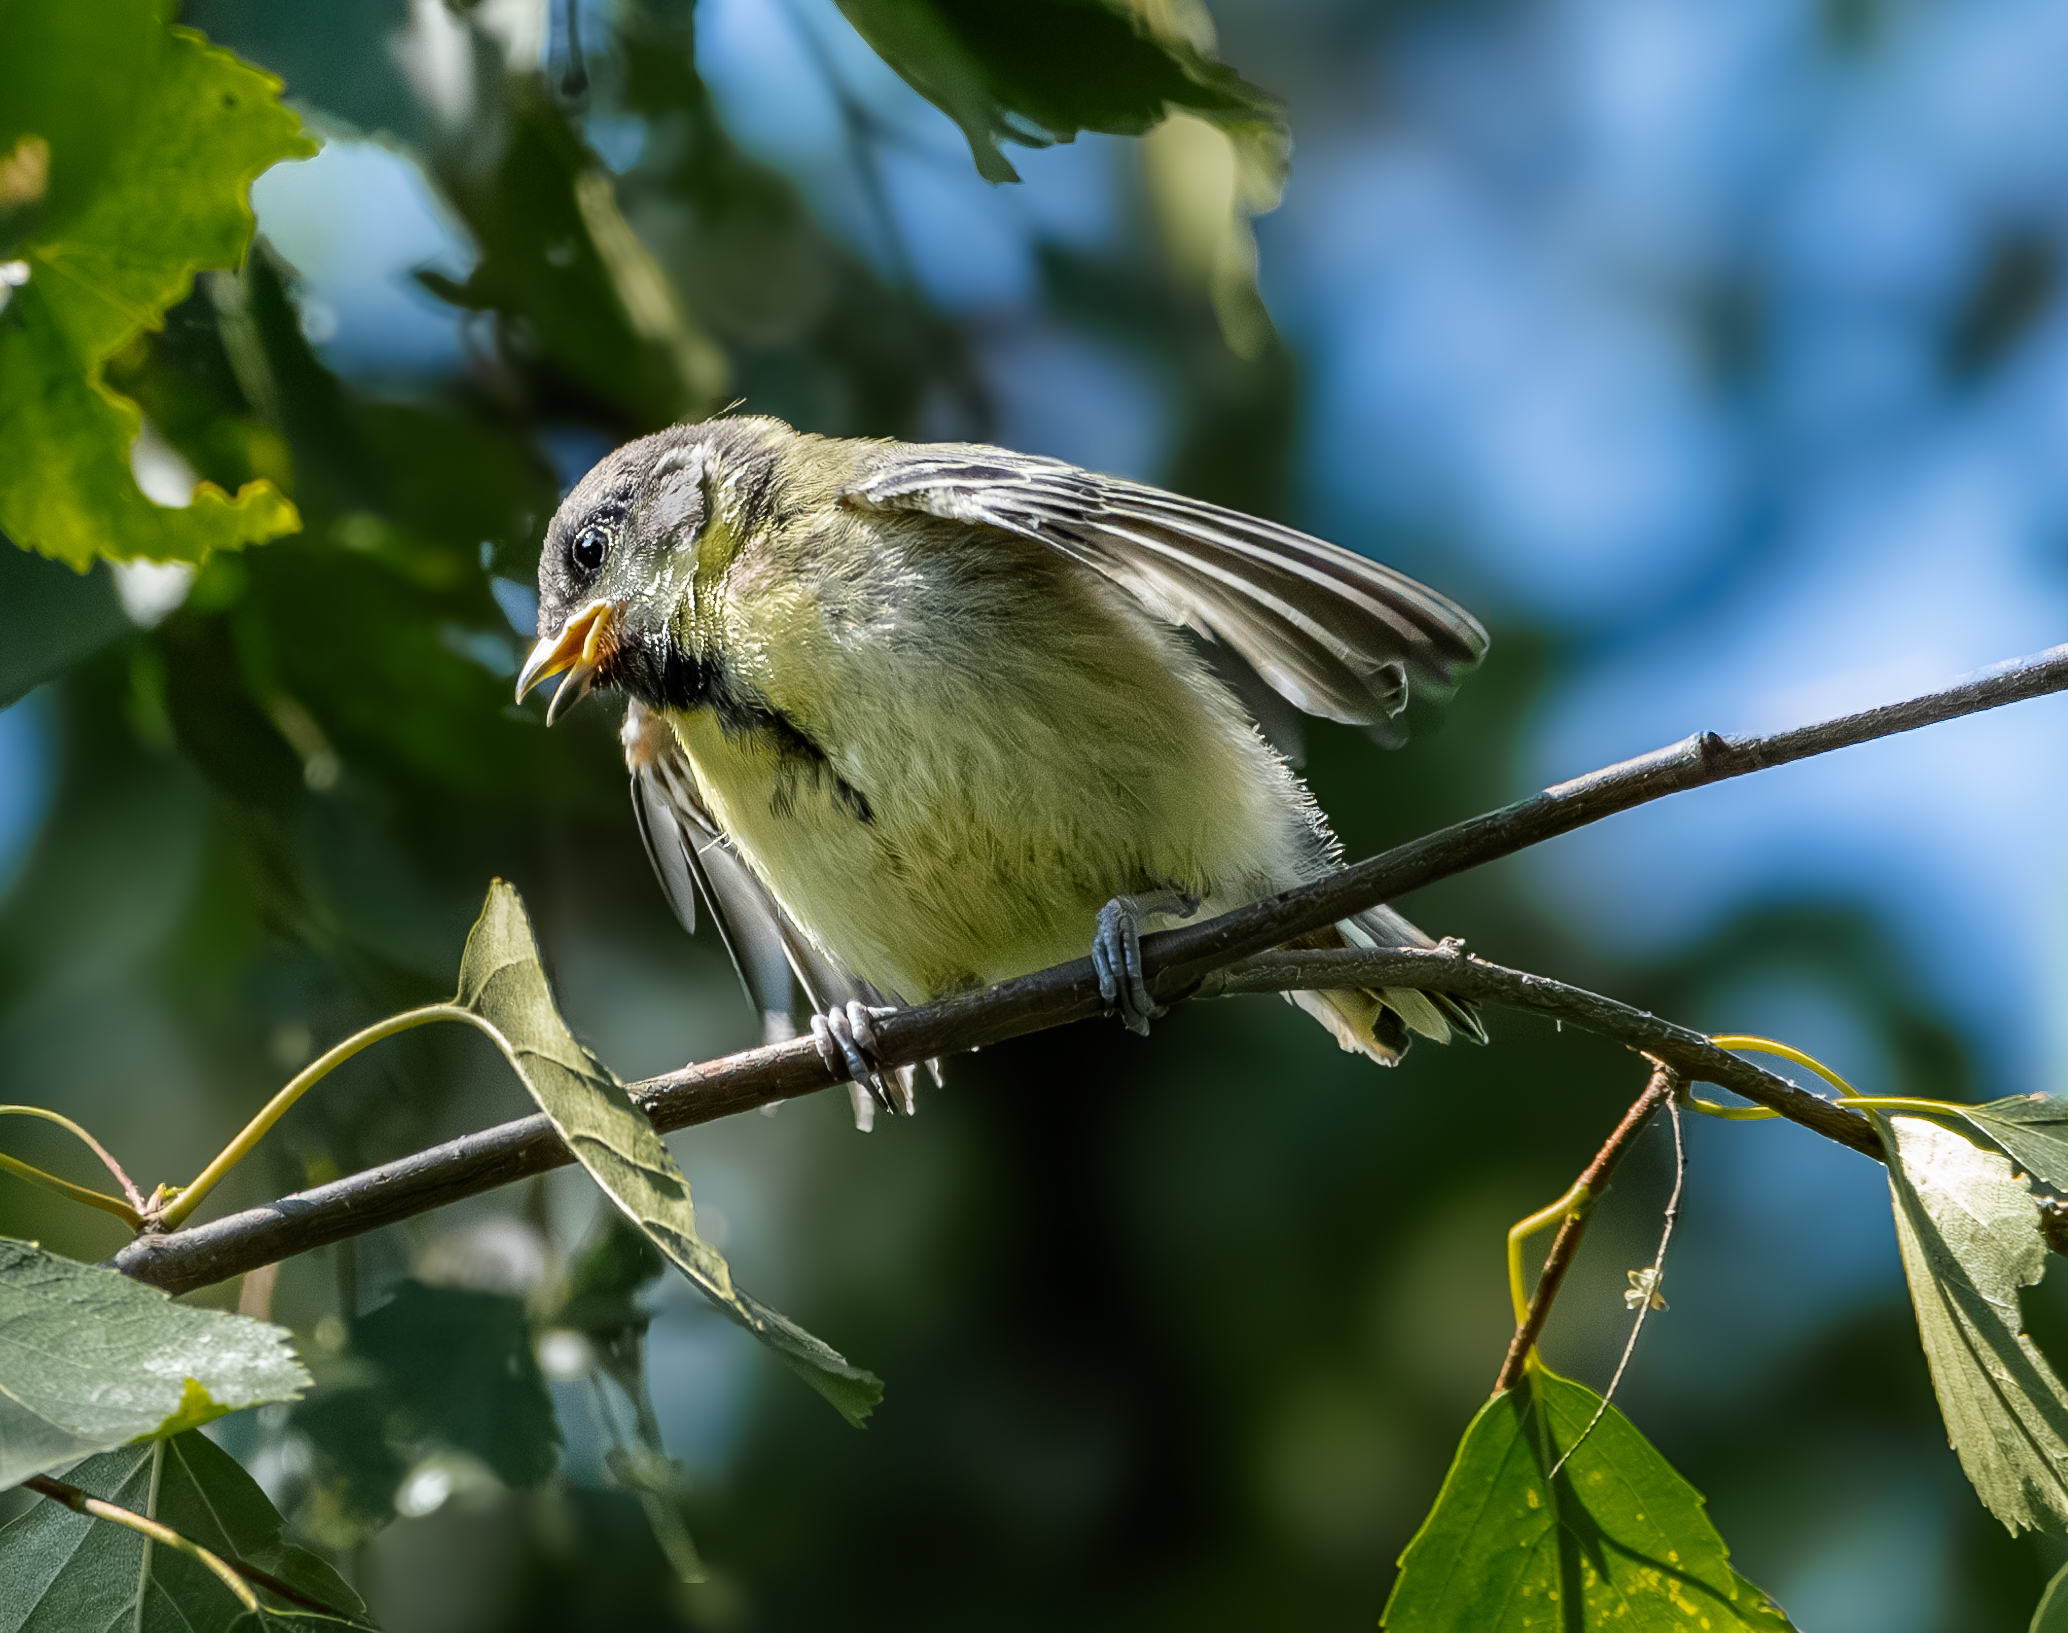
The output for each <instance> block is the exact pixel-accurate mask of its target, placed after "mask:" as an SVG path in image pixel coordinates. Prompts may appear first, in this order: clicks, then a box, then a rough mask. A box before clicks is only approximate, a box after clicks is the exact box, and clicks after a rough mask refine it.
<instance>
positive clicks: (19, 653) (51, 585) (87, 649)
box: [0, 539, 130, 709]
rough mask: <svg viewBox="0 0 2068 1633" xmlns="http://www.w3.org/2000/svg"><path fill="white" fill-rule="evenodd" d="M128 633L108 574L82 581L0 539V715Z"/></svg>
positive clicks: (101, 572)
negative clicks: (46, 682) (11, 547)
mask: <svg viewBox="0 0 2068 1633" xmlns="http://www.w3.org/2000/svg"><path fill="white" fill-rule="evenodd" d="M129 627H130V626H129V620H128V619H127V618H125V617H124V616H123V615H122V606H121V603H120V602H118V601H117V600H116V599H115V585H114V581H113V580H112V579H110V578H109V576H108V572H107V569H106V568H102V569H101V570H100V571H99V572H96V573H91V574H88V575H87V576H86V577H84V578H82V577H80V576H79V574H77V573H68V572H66V571H65V569H64V568H62V567H60V566H58V564H57V563H56V562H53V561H44V560H42V559H40V558H39V557H36V556H32V555H29V554H28V553H27V552H26V551H22V550H11V549H9V548H8V547H7V544H6V541H5V540H4V539H0V709H4V708H5V707H7V705H8V704H10V703H12V702H13V701H14V700H15V699H16V698H18V697H21V696H22V695H23V694H24V693H27V692H32V691H34V690H35V689H36V688H37V687H38V686H41V685H42V684H43V683H44V682H45V681H46V680H49V679H51V678H52V677H54V676H56V675H59V674H62V673H63V672H64V671H65V670H67V669H69V668H70V667H71V666H72V665H73V664H75V663H77V662H78V661H79V660H80V659H81V658H86V657H90V656H92V654H93V653H95V652H97V651H99V650H100V649H101V648H102V647H104V646H106V645H107V644H108V643H109V642H110V641H112V640H114V639H115V637H116V636H118V635H121V634H124V633H126V632H127V631H128V629H129Z"/></svg>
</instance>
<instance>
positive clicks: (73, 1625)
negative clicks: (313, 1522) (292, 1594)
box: [0, 1433, 368, 1633]
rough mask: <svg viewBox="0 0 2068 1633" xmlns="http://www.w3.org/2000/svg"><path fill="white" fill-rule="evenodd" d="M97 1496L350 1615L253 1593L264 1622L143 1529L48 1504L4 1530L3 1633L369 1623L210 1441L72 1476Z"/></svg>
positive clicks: (112, 1455)
mask: <svg viewBox="0 0 2068 1633" xmlns="http://www.w3.org/2000/svg"><path fill="white" fill-rule="evenodd" d="M66 1478H67V1481H68V1482H69V1483H70V1484H72V1485H75V1486H78V1487H80V1488H81V1489H83V1490H84V1491H86V1492H87V1493H88V1494H89V1495H91V1496H95V1497H99V1498H101V1499H102V1500H103V1501H106V1502H110V1503H114V1504H115V1505H116V1506H118V1507H121V1508H126V1509H128V1510H129V1511H130V1512H131V1513H134V1514H142V1515H144V1516H145V1517H146V1518H148V1519H155V1520H158V1521H159V1522H161V1523H162V1524H165V1525H168V1526H170V1527H171V1528H172V1529H173V1530H175V1531H177V1532H178V1533H179V1534H180V1535H181V1536H183V1537H185V1538H186V1539H187V1540H188V1541H189V1542H193V1543H198V1544H199V1545H200V1546H201V1547H203V1548H206V1549H207V1550H208V1551H209V1552H210V1553H212V1554H214V1555H216V1557H217V1558H219V1559H222V1560H223V1561H225V1562H226V1563H231V1564H243V1565H248V1566H252V1567H254V1568H255V1569H257V1570H260V1571H263V1572H265V1573H266V1574H267V1575H269V1576H272V1577H274V1578H276V1579H278V1580H279V1581H281V1582H284V1583H286V1584H287V1585H288V1586H289V1587H290V1588H293V1589H295V1590H296V1591H297V1592H299V1593H300V1594H302V1595H303V1596H304V1597H306V1598H309V1599H312V1600H314V1601H316V1603H318V1604H321V1605H325V1606H328V1607H330V1609H331V1610H333V1611H336V1612H339V1613H340V1614H337V1615H325V1614H323V1613H321V1612H318V1611H312V1610H309V1609H308V1608H306V1607H304V1606H300V1605H296V1604H294V1603H293V1602H292V1601H291V1600H288V1599H286V1598H283V1597H281V1596H279V1595H277V1594H274V1593H272V1592H270V1591H269V1590H267V1589H266V1588H264V1587H259V1586H256V1585H254V1590H253V1591H254V1592H255V1593H256V1594H257V1596H258V1599H259V1603H260V1606H261V1609H260V1612H259V1614H258V1615H257V1616H253V1615H251V1614H250V1613H249V1612H247V1611H246V1610H244V1608H243V1607H242V1606H241V1605H239V1604H238V1602H237V1600H236V1599H235V1598H234V1597H233V1596H232V1595H231V1593H230V1592H229V1590H228V1589H227V1588H226V1587H225V1586H224V1585H223V1584H222V1582H220V1581H219V1580H218V1579H217V1578H216V1577H215V1576H214V1575H213V1574H212V1573H211V1572H209V1571H208V1570H207V1569H206V1568H205V1567H204V1566H202V1565H201V1564H200V1563H199V1562H198V1561H196V1560H193V1559H189V1558H187V1557H186V1556H184V1555H182V1554H180V1553H178V1552H177V1551H175V1550H173V1549H170V1548H164V1547H159V1546H157V1545H155V1544H147V1543H146V1542H145V1539H144V1538H143V1537H142V1536H141V1535H140V1534H139V1533H137V1532H136V1531H133V1530H131V1529H129V1528H128V1527H126V1526H122V1525H118V1524H115V1523H114V1522H112V1521H109V1520H105V1519H100V1518H96V1517H94V1516H92V1515H87V1514H80V1513H76V1512H74V1511H73V1510H72V1509H69V1508H67V1507H65V1506H64V1505H63V1504H62V1503H58V1502H54V1501H45V1502H42V1503H39V1504H38V1505H37V1506H36V1507H34V1508H32V1509H30V1510H29V1511H28V1512H27V1513H26V1514H23V1515H22V1516H21V1517H20V1518H19V1519H17V1520H15V1521H14V1522H13V1523H12V1524H10V1525H9V1526H8V1527H7V1528H6V1529H5V1530H0V1559H5V1560H6V1561H7V1562H8V1570H7V1573H6V1577H5V1582H4V1586H0V1633H75V1630H79V1629H86V1628H112V1627H115V1626H122V1627H124V1628H130V1629H134V1630H136V1633H258V1630H260V1629H265V1630H269V1633H271V1630H277V1629H289V1628H312V1627H314V1628H323V1627H349V1626H354V1625H358V1626H365V1625H368V1624H366V1623H365V1622H363V1621H354V1620H353V1618H358V1617H360V1616H362V1614H363V1611H364V1607H363V1606H362V1605H361V1604H360V1602H359V1598H358V1596H357V1595H356V1594H354V1593H353V1592H352V1590H351V1589H350V1588H349V1587H347V1586H346V1585H345V1583H344V1581H343V1579H342V1578H340V1577H339V1576H338V1574H337V1572H335V1571H334V1570H332V1569H331V1568H330V1567H329V1566H328V1565H326V1564H325V1563H324V1562H323V1561H322V1560H320V1559H318V1558H317V1557H316V1556H315V1555H314V1554H312V1553H310V1552H308V1551H307V1550H306V1549H303V1548H296V1547H293V1546H290V1545H289V1544H288V1543H286V1542H285V1541H284V1540H283V1539H282V1537H281V1534H280V1515H279V1514H278V1512H277V1511H276V1510H275V1509H274V1507H273V1505H272V1504H271V1503H270V1502H268V1501H267V1500H266V1494H265V1493H264V1492H263V1491H261V1490H259V1488H258V1485H257V1483H256V1482H254V1481H253V1480H252V1478H251V1476H250V1475H248V1474H246V1473H245V1472H244V1470H243V1469H241V1468H239V1467H238V1466H237V1463H236V1461H235V1460H234V1459H233V1458H231V1457H230V1455H229V1454H228V1453H227V1452H225V1451H223V1450H222V1449H221V1448H220V1447H218V1446H216V1445H215V1444H214V1443H213V1442H211V1441H210V1440H209V1439H208V1438H207V1437H206V1436H205V1435H200V1434H194V1433H187V1434H183V1435H180V1436H178V1437H177V1438H175V1439H172V1440H166V1441H160V1442H158V1443H156V1444H153V1445H150V1446H133V1447H126V1448H124V1449H123V1450H121V1451H115V1452H104V1453H102V1454H101V1455H100V1456H98V1457H93V1458H89V1459H88V1460H87V1461H85V1462H84V1463H81V1464H80V1465H79V1466H78V1467H77V1468H75V1469H73V1470H71V1471H70V1473H69V1474H68V1475H67V1476H66Z"/></svg>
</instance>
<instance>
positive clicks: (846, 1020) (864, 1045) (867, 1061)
mask: <svg viewBox="0 0 2068 1633" xmlns="http://www.w3.org/2000/svg"><path fill="white" fill-rule="evenodd" d="M894 1013H895V1011H893V1010H890V1009H871V1008H870V1007H869V1006H868V1005H867V1004H865V1003H863V1002H862V1001H861V1000H860V999H859V998H851V999H849V1000H848V1002H847V1003H846V1004H844V1005H835V1006H834V1007H833V1008H831V1009H829V1010H827V1011H826V1012H825V1013H824V1014H822V1015H814V1016H812V1018H811V1035H812V1041H813V1042H815V1043H817V1044H818V1046H819V1057H820V1058H821V1059H822V1060H824V1061H825V1063H826V1066H827V1069H828V1070H830V1071H835V1072H839V1073H842V1074H843V1075H844V1076H846V1077H847V1078H848V1080H849V1081H850V1082H853V1083H857V1084H859V1085H860V1086H861V1087H862V1088H863V1089H864V1090H866V1091H867V1093H868V1098H869V1101H870V1102H873V1103H874V1104H875V1105H878V1106H881V1107H882V1108H883V1109H884V1110H885V1111H887V1112H891V1113H893V1114H897V1113H903V1114H904V1115H906V1116H910V1115H911V1114H912V1113H913V1112H914V1111H916V1110H917V1109H918V1107H917V1105H916V1104H915V1103H914V1100H913V1095H912V1076H913V1074H912V1071H911V1068H909V1067H902V1068H895V1069H891V1070H885V1069H884V1067H883V1065H882V1063H881V1062H880V1061H879V1060H878V1059H877V1054H876V1025H875V1017H876V1016H878V1015H890V1014H894ZM855 1120H856V1122H857V1123H859V1124H861V1126H862V1127H863V1128H864V1129H866V1128H867V1127H868V1120H866V1119H865V1116H864V1102H863V1101H862V1099H861V1097H860V1096H857V1097H856V1100H855Z"/></svg>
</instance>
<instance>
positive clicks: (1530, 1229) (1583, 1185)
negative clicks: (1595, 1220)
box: [1508, 1174, 1594, 1327]
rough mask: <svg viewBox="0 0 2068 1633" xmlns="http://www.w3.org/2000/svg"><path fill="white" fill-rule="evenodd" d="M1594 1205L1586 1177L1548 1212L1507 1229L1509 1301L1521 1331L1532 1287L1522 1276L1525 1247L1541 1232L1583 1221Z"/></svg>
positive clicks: (1551, 1206) (1535, 1214) (1542, 1212)
mask: <svg viewBox="0 0 2068 1633" xmlns="http://www.w3.org/2000/svg"><path fill="white" fill-rule="evenodd" d="M1593 1201H1594V1193H1593V1192H1592V1191H1590V1190H1589V1189H1588V1187H1587V1177H1586V1175H1584V1174H1583V1175H1581V1176H1580V1177H1579V1178H1578V1179H1576V1180H1574V1181H1573V1188H1572V1189H1571V1190H1569V1191H1567V1192H1566V1193H1565V1195H1563V1196H1562V1197H1560V1198H1559V1199H1558V1200H1557V1201H1556V1202H1554V1203H1552V1204H1551V1205H1550V1206H1549V1207H1548V1208H1539V1209H1538V1210H1537V1211H1536V1212H1535V1213H1533V1214H1531V1215H1530V1216H1529V1217H1528V1218H1527V1219H1518V1220H1517V1221H1516V1222H1515V1223H1514V1224H1513V1225H1511V1226H1509V1228H1508V1297H1509V1298H1510V1299H1511V1300H1512V1301H1513V1302H1514V1305H1515V1325H1516V1326H1518V1327H1520V1326H1521V1325H1522V1324H1523V1323H1524V1322H1526V1321H1528V1320H1529V1283H1528V1282H1527V1281H1526V1280H1525V1279H1524V1277H1523V1273H1522V1244H1523V1243H1524V1242H1526V1241H1528V1240H1529V1238H1530V1237H1532V1236H1534V1235H1536V1233H1537V1232H1538V1231H1540V1230H1543V1229H1545V1228H1546V1227H1548V1226H1551V1225H1555V1224H1557V1223H1558V1222H1559V1221H1560V1220H1562V1219H1578V1218H1580V1217H1582V1216H1583V1215H1584V1214H1585V1213H1586V1211H1587V1209H1588V1207H1589V1206H1590V1205H1591V1204H1592V1203H1593Z"/></svg>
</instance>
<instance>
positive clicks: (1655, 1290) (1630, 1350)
mask: <svg viewBox="0 0 2068 1633" xmlns="http://www.w3.org/2000/svg"><path fill="white" fill-rule="evenodd" d="M1666 1114H1667V1116H1669V1117H1671V1118H1672V1119H1673V1194H1672V1195H1671V1196H1669V1197H1667V1198H1666V1219H1665V1223H1664V1224H1662V1225H1661V1226H1660V1227H1659V1251H1658V1252H1657V1253H1655V1254H1653V1255H1652V1262H1651V1268H1650V1269H1649V1270H1648V1271H1646V1272H1645V1273H1644V1279H1643V1281H1642V1282H1641V1283H1637V1284H1636V1285H1635V1286H1634V1287H1633V1289H1632V1292H1631V1293H1626V1294H1625V1295H1624V1297H1626V1298H1628V1297H1633V1296H1634V1297H1635V1298H1636V1299H1637V1319H1636V1320H1635V1321H1633V1322H1631V1323H1630V1336H1629V1337H1628V1338H1627V1339H1625V1340H1624V1342H1623V1353H1622V1356H1621V1357H1620V1358H1619V1359H1618V1360H1617V1362H1616V1370H1615V1372H1614V1373H1613V1374H1612V1375H1611V1376H1610V1378H1609V1380H1608V1388H1606V1389H1604V1390H1603V1391H1602V1392H1601V1404H1600V1405H1599V1406H1597V1407H1595V1408H1594V1415H1593V1416H1592V1417H1591V1418H1589V1419H1588V1420H1587V1427H1586V1428H1584V1429H1582V1430H1581V1431H1580V1438H1579V1439H1578V1440H1575V1441H1574V1442H1573V1443H1572V1444H1571V1445H1570V1446H1568V1447H1566V1449H1565V1450H1564V1451H1562V1452H1560V1453H1559V1454H1558V1461H1557V1462H1555V1463H1553V1464H1552V1465H1551V1472H1550V1473H1549V1474H1547V1475H1545V1476H1544V1479H1545V1480H1546V1482H1549V1481H1552V1480H1555V1479H1557V1478H1558V1471H1559V1470H1560V1469H1562V1468H1564V1467H1565V1465H1566V1464H1567V1463H1568V1462H1569V1461H1571V1459H1572V1455H1573V1453H1574V1452H1576V1451H1578V1450H1579V1449H1580V1448H1581V1447H1582V1446H1584V1445H1586V1443H1587V1437H1588V1436H1589V1435H1591V1434H1592V1433H1594V1428H1595V1425H1596V1424H1598V1423H1600V1422H1601V1420H1602V1419H1603V1418H1604V1417H1606V1416H1607V1415H1608V1403H1609V1402H1610V1401H1612V1400H1614V1399H1615V1398H1616V1389H1617V1386H1618V1385H1620V1384H1621V1383H1622V1381H1623V1374H1624V1373H1625V1372H1627V1371H1629V1369H1630V1357H1631V1356H1633V1355H1635V1354H1636V1353H1637V1335H1638V1334H1639V1333H1641V1332H1643V1331H1644V1319H1645V1317H1646V1316H1648V1315H1650V1314H1651V1313H1652V1311H1653V1310H1654V1309H1657V1308H1660V1307H1662V1305H1663V1303H1664V1301H1663V1300H1662V1299H1660V1297H1659V1282H1660V1281H1661V1280H1662V1279H1663V1278H1664V1276H1665V1274H1666V1249H1667V1248H1669V1247H1671V1246H1672V1245H1673V1227H1674V1226H1675V1225H1676V1224H1678V1223H1679V1221H1680V1193H1681V1191H1682V1190H1683V1189H1684V1188H1685V1186H1686V1185H1687V1138H1686V1135H1685V1133H1684V1131H1683V1130H1682V1128H1681V1126H1680V1097H1679V1096H1678V1095H1669V1096H1668V1097H1667V1099H1666ZM1632 1274H1633V1277H1634V1275H1635V1272H1633V1273H1632Z"/></svg>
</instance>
